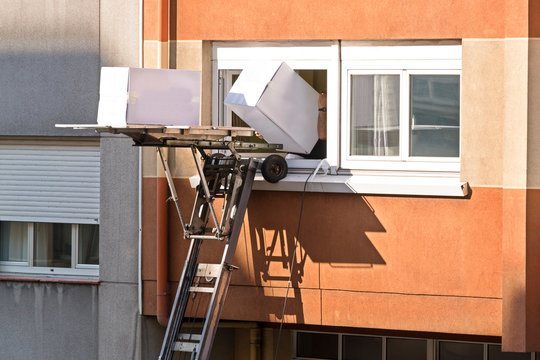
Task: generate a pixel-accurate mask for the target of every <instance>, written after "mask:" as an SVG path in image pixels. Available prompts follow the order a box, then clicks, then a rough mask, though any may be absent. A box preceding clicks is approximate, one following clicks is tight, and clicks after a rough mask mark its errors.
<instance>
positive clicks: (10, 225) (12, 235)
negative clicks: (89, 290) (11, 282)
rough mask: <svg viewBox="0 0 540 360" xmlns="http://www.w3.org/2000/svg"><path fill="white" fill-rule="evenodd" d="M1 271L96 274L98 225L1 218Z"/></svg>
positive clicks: (31, 273) (35, 273) (75, 274)
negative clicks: (20, 220) (6, 219)
mask: <svg viewBox="0 0 540 360" xmlns="http://www.w3.org/2000/svg"><path fill="white" fill-rule="evenodd" d="M0 272H1V273H17V274H21V275H48V276H49V275H62V276H83V277H96V276H98V273H99V226H98V225H94V224H63V223H33V222H16V221H0Z"/></svg>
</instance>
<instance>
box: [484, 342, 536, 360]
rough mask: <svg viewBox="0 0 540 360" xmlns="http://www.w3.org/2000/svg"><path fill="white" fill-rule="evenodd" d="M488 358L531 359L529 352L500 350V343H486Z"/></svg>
mask: <svg viewBox="0 0 540 360" xmlns="http://www.w3.org/2000/svg"><path fill="white" fill-rule="evenodd" d="M488 360H531V353H514V352H502V351H501V345H488Z"/></svg>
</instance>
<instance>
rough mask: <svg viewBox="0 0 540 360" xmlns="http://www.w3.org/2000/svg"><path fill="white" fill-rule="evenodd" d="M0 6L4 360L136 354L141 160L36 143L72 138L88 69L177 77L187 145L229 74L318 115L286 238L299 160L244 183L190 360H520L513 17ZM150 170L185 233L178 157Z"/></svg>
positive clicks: (539, 24)
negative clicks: (196, 359)
mask: <svg viewBox="0 0 540 360" xmlns="http://www.w3.org/2000/svg"><path fill="white" fill-rule="evenodd" d="M4 6H5V10H4V11H3V12H2V13H1V14H0V24H2V25H0V34H1V35H2V36H1V37H0V94H1V95H0V104H1V105H0V108H1V109H2V112H1V114H0V123H1V124H2V130H1V132H0V164H2V169H3V170H4V171H2V173H3V174H0V226H1V228H0V273H1V277H0V289H2V290H1V291H0V302H1V303H2V304H3V305H4V306H2V308H1V310H0V321H1V324H2V326H1V329H2V330H0V331H1V335H2V336H0V348H2V349H3V350H2V352H3V354H7V355H6V356H7V357H8V358H14V359H19V358H20V359H23V358H30V357H36V356H37V357H40V358H51V359H53V358H54V359H57V358H75V357H80V358H99V359H111V358H114V359H123V358H125V359H133V358H136V359H138V358H141V359H151V358H156V357H157V354H158V353H159V348H160V346H161V340H162V337H163V334H164V328H163V325H164V324H166V321H167V314H168V311H169V309H170V305H171V303H172V299H173V298H174V292H175V289H176V287H177V282H178V278H179V276H180V272H181V269H182V265H183V261H184V257H185V253H186V251H187V242H186V241H185V240H184V239H182V236H181V232H180V226H179V221H178V219H177V218H176V213H175V211H174V207H173V206H172V204H169V203H168V202H167V198H168V197H169V195H168V193H167V185H166V180H165V177H164V174H163V172H162V170H161V168H160V164H159V162H158V161H157V154H156V152H155V150H154V149H151V148H145V149H138V148H136V147H133V146H132V142H131V140H129V139H127V138H124V137H121V136H112V135H111V136H105V135H96V134H94V133H93V132H91V131H85V130H77V131H75V130H66V129H59V128H55V127H54V124H58V123H66V124H92V123H95V122H96V113H97V102H98V87H99V69H100V67H101V66H131V67H139V66H144V67H150V68H177V69H186V70H199V71H201V73H202V90H201V124H202V125H215V126H218V125H226V126H236V125H238V124H239V122H238V119H237V118H236V117H235V115H234V114H233V113H231V112H230V111H228V110H227V108H226V107H225V106H223V96H224V94H226V93H227V91H228V90H229V89H230V88H231V86H232V84H233V83H234V81H235V80H236V78H237V77H238V75H239V74H240V72H241V71H242V69H244V68H245V67H247V66H249V65H250V64H253V63H262V62H274V63H275V62H283V61H284V62H286V63H287V64H288V65H289V66H290V67H291V68H293V69H295V70H296V71H297V72H298V74H299V75H300V76H302V77H303V78H304V80H306V81H307V82H308V83H309V84H310V85H311V86H312V87H314V88H315V89H316V90H317V91H318V92H320V93H325V94H326V99H327V104H326V119H327V124H326V125H327V126H326V134H325V136H324V137H325V138H326V139H325V140H326V143H325V149H324V150H325V153H324V154H322V155H319V158H323V157H324V158H326V159H327V162H328V164H329V170H328V174H326V175H323V174H318V175H317V176H315V177H314V178H313V179H311V180H312V181H311V182H310V183H309V185H308V186H307V188H306V189H307V191H306V194H305V197H304V203H303V211H302V219H301V226H300V227H299V229H300V231H299V233H298V232H297V228H298V223H299V220H300V219H299V217H300V206H301V202H302V198H303V194H302V191H303V189H304V183H305V181H306V179H307V177H308V175H309V174H310V173H311V172H312V171H313V170H314V169H315V167H316V166H317V165H318V163H319V161H320V159H309V160H308V159H294V160H289V167H290V172H289V176H288V177H287V178H286V179H284V180H282V181H281V182H279V183H277V184H268V183H265V182H264V181H263V180H262V178H260V177H257V180H256V183H255V190H254V191H253V193H252V195H251V199H250V202H249V205H248V210H247V214H246V218H245V221H244V227H243V230H242V236H241V238H240V242H239V245H238V250H237V254H236V257H235V264H234V265H237V266H239V268H240V269H239V270H237V271H236V272H235V273H234V275H233V278H232V284H231V287H230V289H229V294H228V298H227V301H226V303H225V308H224V312H223V314H222V322H221V325H220V329H219V330H218V334H217V337H216V341H215V346H214V354H213V358H216V359H244V358H250V359H264V360H267V359H274V356H275V352H276V351H277V352H278V358H279V359H291V358H294V359H358V358H362V359H363V358H368V359H372V358H373V359H389V360H392V359H403V358H415V359H417V358H418V359H429V360H432V359H439V360H446V359H500V358H501V359H502V358H505V359H506V358H508V359H535V358H540V357H539V356H538V355H537V354H536V353H535V352H536V351H540V330H539V329H540V324H539V322H540V280H538V276H537V274H538V272H539V270H540V264H539V260H538V259H539V258H540V256H539V255H540V243H539V241H538V234H539V233H540V228H539V226H540V225H539V224H540V222H539V221H538V219H537V216H536V212H537V208H538V207H539V206H540V205H539V204H540V195H539V193H538V187H539V185H540V175H539V174H540V170H539V169H540V164H538V163H537V162H538V160H537V159H538V158H540V157H539V156H537V154H538V153H539V152H540V147H539V145H537V141H535V140H536V139H535V135H536V134H538V133H540V129H539V128H538V127H539V125H538V116H539V114H540V109H538V108H537V105H536V102H535V100H536V98H537V95H538V93H539V92H540V80H539V79H538V76H537V75H536V74H537V72H538V71H537V70H538V69H537V67H538V66H540V65H539V64H540V62H539V57H540V50H539V49H540V45H539V42H538V40H537V37H538V36H539V34H540V9H539V5H537V4H536V2H533V1H527V0H515V1H509V0H506V1H502V0H501V1H495V2H484V1H480V0H472V1H471V0H469V1H452V2H433V1H432V2H428V1H421V0H415V1H409V2H406V3H402V2H399V1H395V0H383V1H372V0H369V1H363V2H350V1H349V2H339V1H333V2H331V1H326V0H320V1H305V0H299V1H294V2H270V1H254V2H249V3H246V2H242V1H237V0H231V1H228V2H226V3H223V2H220V1H214V0H209V1H203V2H200V1H192V0H183V1H176V0H153V1H151V0H144V1H139V2H127V1H121V0H101V1H94V0H85V1H83V2H77V3H73V2H68V3H67V2H64V1H58V0H52V1H49V2H38V3H35V2H32V3H30V2H26V1H16V2H14V3H13V2H10V3H9V4H4ZM167 156H168V159H169V162H170V164H171V168H172V172H173V176H174V179H175V183H176V186H177V190H178V192H179V195H180V199H181V205H182V207H183V209H184V210H185V212H186V213H190V210H191V209H190V206H191V204H192V203H193V196H194V191H193V189H192V188H191V187H190V185H189V180H188V178H189V177H190V176H192V175H194V174H195V173H196V170H195V168H194V167H193V165H192V159H191V154H187V153H186V152H185V151H183V150H169V151H168V153H167ZM44 194H46V195H44ZM160 240H164V242H161V241H160ZM158 243H159V244H165V246H163V245H159V246H160V248H158V245H157V244H158ZM296 245H298V246H296ZM98 249H99V250H98ZM219 251H220V250H219V248H218V245H211V246H210V249H209V251H208V252H207V253H205V254H203V256H205V257H208V258H210V257H211V256H213V255H215V254H217V253H219ZM294 253H296V255H295V256H293V254H294ZM289 276H290V277H291V288H290V290H289V291H288V279H289ZM285 299H287V307H286V310H285V313H283V304H284V301H285ZM281 324H283V329H282V330H279V327H280V325H281ZM276 348H277V350H276ZM501 349H502V350H504V351H509V352H520V354H505V355H502V353H501Z"/></svg>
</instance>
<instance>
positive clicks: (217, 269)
mask: <svg viewBox="0 0 540 360" xmlns="http://www.w3.org/2000/svg"><path fill="white" fill-rule="evenodd" d="M222 268H223V267H222V266H221V264H199V266H198V267H197V274H196V275H195V276H200V277H206V278H217V277H218V276H219V274H221V269H222Z"/></svg>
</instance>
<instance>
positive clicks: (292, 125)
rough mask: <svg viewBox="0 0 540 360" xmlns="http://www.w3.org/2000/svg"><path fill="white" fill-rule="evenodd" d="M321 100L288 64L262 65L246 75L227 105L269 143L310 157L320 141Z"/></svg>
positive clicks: (234, 87) (240, 77)
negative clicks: (318, 132) (309, 154)
mask: <svg viewBox="0 0 540 360" xmlns="http://www.w3.org/2000/svg"><path fill="white" fill-rule="evenodd" d="M318 99H319V94H318V93H317V91H315V90H314V89H313V88H312V87H311V86H310V85H309V84H308V83H307V82H305V81H304V79H302V78H301V77H300V75H298V74H297V73H295V72H294V71H293V70H292V69H291V68H290V67H289V66H288V65H287V64H286V63H281V64H279V63H258V64H256V65H253V66H250V67H248V68H246V69H244V70H243V71H242V73H241V74H240V76H239V77H238V79H237V80H236V82H235V83H234V85H233V87H232V88H231V91H230V92H229V94H228V95H227V97H226V98H225V104H226V105H227V106H228V107H229V108H230V109H231V110H232V111H234V112H235V113H236V114H237V115H238V116H240V118H241V119H242V120H244V121H245V122H246V123H247V124H248V125H249V126H251V127H252V128H254V129H255V130H256V131H258V132H259V133H260V134H261V135H262V136H263V137H264V139H265V140H266V141H268V142H269V143H273V144H283V150H284V151H287V152H295V153H303V154H308V153H310V152H311V150H312V149H313V146H314V145H315V143H316V142H317V140H318V138H319V136H318V134H317V119H318V114H319V112H318Z"/></svg>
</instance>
